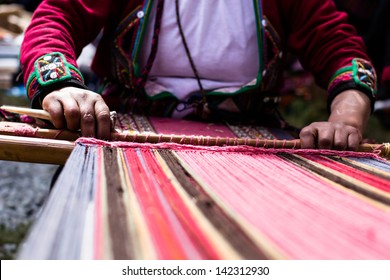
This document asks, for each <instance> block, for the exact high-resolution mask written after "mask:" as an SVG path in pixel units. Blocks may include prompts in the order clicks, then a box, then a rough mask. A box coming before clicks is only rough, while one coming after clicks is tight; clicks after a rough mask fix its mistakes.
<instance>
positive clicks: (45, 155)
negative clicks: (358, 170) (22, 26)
mask: <svg viewBox="0 0 390 280" xmlns="http://www.w3.org/2000/svg"><path fill="white" fill-rule="evenodd" d="M21 127H22V129H21ZM15 128H17V130H16V132H17V133H15ZM0 134H3V136H1V139H0V140H1V142H0V144H1V147H0V160H14V161H27V162H36V163H53V164H63V163H64V162H65V161H66V159H67V157H68V156H69V154H70V152H71V151H72V149H73V147H74V142H73V141H75V140H76V139H77V138H79V137H80V135H79V134H78V133H77V132H73V131H67V130H64V131H63V130H56V129H42V128H33V127H32V126H30V125H28V124H20V123H9V122H0ZM15 134H16V135H15ZM7 136H8V137H7ZM20 136H22V137H20ZM111 137H112V140H113V141H124V142H135V143H152V144H156V143H177V144H186V145H198V146H240V145H247V146H252V147H261V148H273V149H299V148H300V147H301V145H300V141H299V139H295V140H269V139H249V138H229V137H210V136H196V135H167V134H154V133H134V132H132V133H129V132H119V131H115V132H113V133H112V134H111ZM12 141H15V142H12ZM358 151H359V152H365V153H377V154H379V155H380V156H382V157H384V158H389V157H390V145H389V144H361V145H360V146H359V149H358Z"/></svg>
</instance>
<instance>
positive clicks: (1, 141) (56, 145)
mask: <svg viewBox="0 0 390 280" xmlns="http://www.w3.org/2000/svg"><path fill="white" fill-rule="evenodd" d="M73 148H74V142H71V141H65V140H52V139H38V138H31V137H18V136H9V135H0V159H1V160H9V161H20V162H32V163H46V164H64V163H65V162H66V160H67V159H68V157H69V155H70V153H71V152H72V150H73Z"/></svg>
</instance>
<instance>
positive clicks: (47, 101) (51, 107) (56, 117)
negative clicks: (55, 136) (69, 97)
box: [42, 94, 66, 129]
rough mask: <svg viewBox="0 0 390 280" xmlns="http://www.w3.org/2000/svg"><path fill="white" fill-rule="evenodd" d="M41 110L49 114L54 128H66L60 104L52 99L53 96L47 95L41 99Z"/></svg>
mask: <svg viewBox="0 0 390 280" xmlns="http://www.w3.org/2000/svg"><path fill="white" fill-rule="evenodd" d="M42 108H43V109H44V110H45V111H47V112H48V113H49V114H50V118H51V122H52V123H53V125H54V126H55V127H56V128H58V129H62V128H65V127H66V120H65V116H64V109H63V108H62V104H61V102H59V101H58V100H57V99H56V98H54V95H50V94H49V95H47V96H46V97H45V98H44V99H43V102H42Z"/></svg>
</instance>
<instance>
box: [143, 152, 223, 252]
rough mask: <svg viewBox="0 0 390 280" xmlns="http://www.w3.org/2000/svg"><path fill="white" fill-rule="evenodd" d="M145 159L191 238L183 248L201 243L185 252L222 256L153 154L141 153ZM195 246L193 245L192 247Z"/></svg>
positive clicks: (186, 248)
mask: <svg viewBox="0 0 390 280" xmlns="http://www.w3.org/2000/svg"><path fill="white" fill-rule="evenodd" d="M143 155H144V157H145V159H146V160H147V162H148V163H149V166H148V167H149V168H151V171H152V172H153V173H154V174H156V175H158V178H159V183H160V185H161V186H162V187H161V191H162V192H163V194H164V197H165V198H166V199H167V200H168V201H169V205H170V207H172V209H173V211H174V213H175V215H177V218H175V219H179V220H180V223H182V224H183V227H184V229H185V231H186V234H187V235H188V236H189V237H190V238H191V244H187V245H186V244H182V245H183V247H184V249H185V250H186V251H187V250H188V249H189V248H191V247H194V245H195V244H194V242H195V243H196V244H201V245H202V246H201V247H199V246H198V247H197V248H198V249H197V250H200V251H197V252H192V253H191V254H187V257H188V258H189V259H194V256H195V255H198V257H200V256H201V257H202V258H203V259H220V258H222V256H221V255H220V254H219V253H218V250H217V248H215V245H214V244H212V243H211V241H210V239H209V238H208V236H206V233H204V232H203V231H202V229H201V228H200V227H199V223H198V221H197V220H196V218H195V217H194V216H193V215H192V214H191V211H190V210H189V209H188V207H187V205H186V204H185V203H184V202H183V200H182V198H181V197H180V196H179V194H178V193H177V191H176V189H175V188H174V187H173V186H172V183H171V181H170V180H169V178H167V177H166V174H165V172H164V170H162V168H161V165H160V164H159V163H158V162H157V161H156V160H155V156H154V155H153V153H151V152H150V151H148V152H146V151H145V152H144V153H143ZM194 248H195V247H194Z"/></svg>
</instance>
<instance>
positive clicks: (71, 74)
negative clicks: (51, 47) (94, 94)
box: [26, 52, 87, 107]
mask: <svg viewBox="0 0 390 280" xmlns="http://www.w3.org/2000/svg"><path fill="white" fill-rule="evenodd" d="M65 86H74V87H78V88H87V87H86V86H85V85H84V79H83V76H82V74H81V73H80V71H79V70H78V69H77V68H76V67H74V66H73V65H72V64H70V63H68V62H67V61H66V58H65V57H64V55H63V54H61V53H59V52H53V53H48V54H45V55H43V56H41V57H39V58H38V59H37V60H36V61H35V63H34V71H33V72H32V74H31V75H30V77H29V78H28V81H27V84H26V89H27V94H28V97H29V99H30V100H31V105H32V106H33V107H39V105H40V104H39V103H38V102H39V101H41V100H40V99H41V98H42V97H43V96H44V95H45V94H47V93H49V92H50V91H53V90H56V89H59V88H62V87H65Z"/></svg>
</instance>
